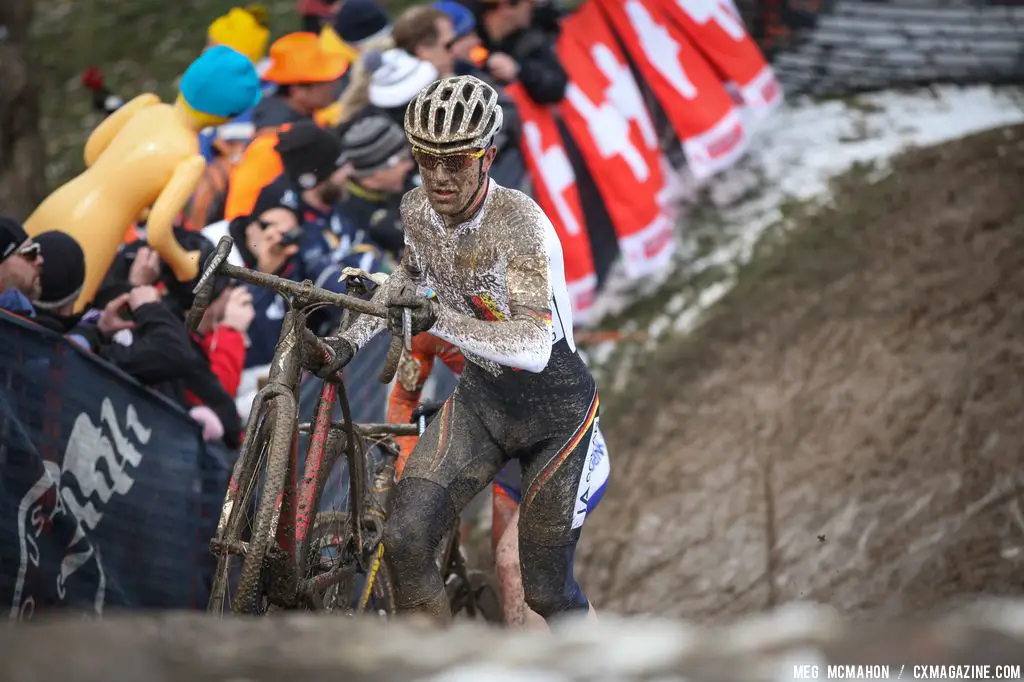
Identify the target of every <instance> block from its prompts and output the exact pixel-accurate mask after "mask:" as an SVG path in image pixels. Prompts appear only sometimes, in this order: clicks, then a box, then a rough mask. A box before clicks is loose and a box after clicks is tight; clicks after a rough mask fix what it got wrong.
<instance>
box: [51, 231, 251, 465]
mask: <svg viewBox="0 0 1024 682" xmlns="http://www.w3.org/2000/svg"><path fill="white" fill-rule="evenodd" d="M176 236H177V237H178V241H179V242H180V243H181V245H182V247H183V248H185V249H187V250H189V251H195V250H198V251H199V252H200V254H201V255H200V260H201V261H202V260H205V256H207V255H209V254H210V253H212V252H213V248H214V247H213V244H211V243H210V242H209V241H208V240H206V239H205V238H204V237H202V235H199V234H196V233H186V232H184V231H181V232H177V231H176ZM158 285H159V286H161V287H162V288H163V289H164V290H165V292H166V295H163V294H161V293H160V291H159V289H158V288H157V286H158ZM193 285H194V282H186V283H181V282H178V281H177V280H175V279H174V277H173V275H172V274H170V273H169V268H166V267H161V262H160V258H159V256H158V255H157V254H156V252H154V251H152V250H151V249H149V248H148V247H147V246H146V245H145V243H144V242H141V241H140V242H134V243H132V244H129V245H127V246H125V247H124V248H123V249H122V250H121V252H120V253H119V254H118V256H117V258H115V260H114V263H113V265H112V266H111V269H110V270H109V271H108V273H107V276H106V277H105V278H104V281H103V283H102V284H101V286H100V289H99V291H98V292H97V295H96V300H95V308H94V309H93V310H90V311H88V312H87V313H86V314H85V315H84V316H83V317H82V319H81V322H80V323H79V325H78V326H77V327H75V328H74V329H73V330H72V331H71V333H70V334H69V335H68V336H69V337H70V338H72V340H74V341H77V342H79V343H84V345H87V346H88V347H89V349H90V350H92V351H93V352H94V353H96V354H97V355H99V356H100V357H102V358H104V359H105V360H107V361H109V362H110V363H111V364H113V365H114V366H116V367H117V368H118V369H120V370H121V371H123V372H125V373H126V374H128V375H130V376H132V377H133V378H135V379H136V380H137V381H139V382H140V383H142V384H144V385H146V386H148V387H150V388H152V389H154V390H156V391H158V392H160V393H163V394H164V395H166V396H167V397H168V398H170V399H171V400H173V401H174V402H176V403H178V404H179V405H181V406H182V407H183V408H185V409H186V410H189V413H190V414H191V415H192V417H193V418H195V419H196V420H197V421H199V422H200V423H201V424H202V425H203V427H204V434H207V435H209V434H210V433H217V434H220V438H222V439H223V441H224V443H225V444H226V445H227V446H228V447H231V448H235V447H238V445H240V444H241V440H242V420H241V418H240V417H239V416H238V410H237V409H236V408H235V403H234V400H232V398H231V396H230V395H228V392H227V391H226V390H225V389H224V387H223V386H222V385H221V384H220V380H219V379H217V376H216V375H215V374H214V373H213V371H212V370H211V369H210V362H209V360H208V359H207V357H206V355H205V353H204V352H203V350H202V347H201V345H200V344H199V342H198V341H197V340H196V339H194V338H193V337H192V335H191V334H189V332H188V330H187V329H186V328H185V322H184V315H185V313H186V312H187V311H188V309H189V308H191V306H192V296H191V288H192V286H193ZM189 394H191V395H192V396H194V398H195V399H196V400H198V402H199V403H200V404H201V406H205V407H206V408H208V409H209V410H210V411H212V413H213V414H214V415H215V416H216V421H217V422H218V423H217V424H211V423H208V422H210V421H212V420H209V419H208V418H207V415H206V413H205V411H204V410H198V409H197V408H196V407H194V406H193V405H190V401H189V399H188V395H189Z"/></svg>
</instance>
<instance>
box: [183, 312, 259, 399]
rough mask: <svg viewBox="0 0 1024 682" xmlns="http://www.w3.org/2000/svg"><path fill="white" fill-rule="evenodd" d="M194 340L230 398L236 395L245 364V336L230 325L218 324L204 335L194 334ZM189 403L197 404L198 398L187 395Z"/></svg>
mask: <svg viewBox="0 0 1024 682" xmlns="http://www.w3.org/2000/svg"><path fill="white" fill-rule="evenodd" d="M196 340H197V341H199V345H200V346H202V348H203V352H204V353H206V359H207V360H209V361H210V370H211V371H212V372H213V374H214V376H216V377H217V379H218V380H219V381H220V385H221V386H223V387H224V390H225V391H227V394H228V395H229V396H231V397H232V398H234V397H236V396H237V395H238V384H239V383H241V381H242V368H243V367H244V366H245V337H244V336H243V335H242V332H240V331H238V330H237V329H233V328H231V327H225V326H220V327H217V328H216V329H214V330H213V332H211V333H209V334H207V335H206V336H199V335H196ZM188 401H189V404H191V405H199V404H200V403H199V400H198V399H197V398H196V397H195V396H194V395H192V394H189V395H188Z"/></svg>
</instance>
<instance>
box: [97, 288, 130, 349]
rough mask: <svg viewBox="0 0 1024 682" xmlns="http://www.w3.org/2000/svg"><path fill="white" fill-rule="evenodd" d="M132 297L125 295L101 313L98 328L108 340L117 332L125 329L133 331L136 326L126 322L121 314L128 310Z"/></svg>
mask: <svg viewBox="0 0 1024 682" xmlns="http://www.w3.org/2000/svg"><path fill="white" fill-rule="evenodd" d="M130 296H131V294H129V293H124V294H121V295H120V296H118V297H117V298H115V299H113V300H112V301H110V303H108V304H107V305H106V307H105V308H103V312H101V313H100V319H99V320H98V321H97V322H96V328H97V329H99V330H100V334H102V335H103V336H104V337H106V338H108V339H109V338H110V337H111V336H113V335H114V334H116V333H117V332H119V331H121V330H123V329H131V328H132V327H134V326H135V323H134V322H132V321H131V320H125V319H123V318H122V317H121V314H122V313H124V312H125V311H127V310H128V298H129V297H130Z"/></svg>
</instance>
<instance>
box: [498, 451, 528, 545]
mask: <svg viewBox="0 0 1024 682" xmlns="http://www.w3.org/2000/svg"><path fill="white" fill-rule="evenodd" d="M522 489H523V470H522V468H521V467H520V466H519V460H515V459H512V460H509V461H508V463H507V464H506V465H505V466H503V467H502V468H501V471H499V472H498V475H497V476H495V477H494V483H493V484H491V551H492V552H493V553H494V554H495V556H497V553H498V541H499V540H501V538H502V536H503V535H504V534H505V531H506V529H508V525H509V523H511V522H512V515H513V514H515V513H516V512H517V511H519V498H520V497H521V492H522Z"/></svg>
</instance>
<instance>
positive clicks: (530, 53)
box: [462, 0, 569, 104]
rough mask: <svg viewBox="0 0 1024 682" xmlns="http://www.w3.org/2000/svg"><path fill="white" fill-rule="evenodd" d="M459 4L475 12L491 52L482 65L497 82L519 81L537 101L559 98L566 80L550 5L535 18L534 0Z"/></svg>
mask: <svg viewBox="0 0 1024 682" xmlns="http://www.w3.org/2000/svg"><path fill="white" fill-rule="evenodd" d="M462 3H463V4H465V5H466V6H467V7H469V8H470V9H471V10H473V13H474V14H475V15H476V19H477V31H478V32H479V34H480V38H481V40H482V41H483V45H484V47H486V48H487V50H488V51H489V52H490V54H489V55H488V57H487V61H486V63H485V65H484V68H485V69H486V70H487V72H488V73H489V74H490V75H491V76H492V77H493V78H494V79H495V80H496V81H497V82H498V83H500V84H501V85H508V84H510V83H514V82H519V83H521V84H522V86H523V89H525V90H526V93H527V94H528V95H529V96H530V97H531V99H533V101H535V102H537V103H538V104H555V103H557V102H560V101H562V98H563V97H565V87H566V85H567V84H568V82H569V81H568V77H567V76H566V73H565V69H564V68H562V65H561V63H560V62H559V61H558V55H557V54H556V53H555V48H554V44H555V40H556V38H557V37H558V31H557V29H558V24H557V21H556V20H555V19H554V18H553V16H554V15H551V11H550V10H549V9H548V8H549V7H550V8H553V7H554V6H553V5H551V6H549V5H544V8H545V9H544V11H543V12H541V13H540V14H539V15H538V16H537V17H536V18H535V17H534V9H535V8H536V7H537V3H536V2H535V0H462ZM549 15H551V16H549Z"/></svg>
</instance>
